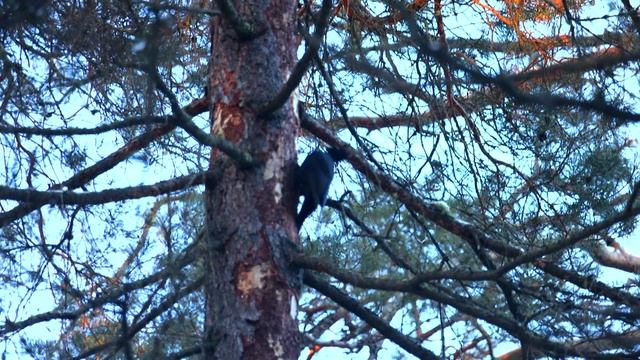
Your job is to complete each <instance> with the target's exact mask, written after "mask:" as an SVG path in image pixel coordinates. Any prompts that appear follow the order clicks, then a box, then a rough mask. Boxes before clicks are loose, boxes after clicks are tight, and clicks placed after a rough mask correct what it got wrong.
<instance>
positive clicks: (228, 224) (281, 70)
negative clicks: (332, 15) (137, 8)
mask: <svg viewBox="0 0 640 360" xmlns="http://www.w3.org/2000/svg"><path fill="white" fill-rule="evenodd" d="M232 4H233V6H234V7H235V9H236V10H237V12H238V14H239V15H240V16H241V17H242V19H243V20H244V21H246V22H248V23H249V25H251V26H253V27H254V28H258V29H261V30H263V31H264V32H262V33H261V35H259V36H257V37H255V38H253V39H250V40H241V39H239V37H238V36H237V34H236V32H235V31H234V29H233V28H232V26H231V24H230V23H229V22H228V21H227V20H225V19H224V17H223V16H219V17H216V18H215V19H214V20H212V57H211V61H210V69H209V70H210V75H209V76H210V78H209V89H211V90H210V91H209V96H210V100H211V106H212V108H211V121H212V132H213V133H215V134H223V135H224V136H225V137H226V138H227V139H228V140H230V141H232V142H234V143H235V144H237V145H238V146H239V147H240V149H242V150H244V151H248V152H249V153H250V154H251V155H252V157H253V158H254V160H257V161H258V162H259V165H258V166H256V167H252V168H249V169H242V168H239V167H238V166H237V164H236V163H234V161H233V160H231V159H229V158H228V157H226V156H225V155H224V154H222V153H220V152H218V151H215V150H214V151H213V152H212V154H211V170H213V171H214V172H215V173H216V174H217V175H218V179H217V180H216V181H215V184H213V183H212V184H209V185H207V189H206V192H205V201H206V211H207V227H208V228H207V230H208V236H207V246H208V251H207V254H206V256H207V258H206V264H207V269H208V274H207V276H209V278H208V280H207V286H206V292H207V294H206V295H207V315H206V322H205V326H206V334H207V340H208V344H207V345H208V346H205V349H206V352H207V358H213V359H225V360H228V359H297V358H298V355H299V352H300V338H299V333H298V327H297V323H296V320H295V316H296V312H297V308H296V307H297V302H298V297H299V294H300V293H299V289H300V276H299V273H298V272H297V271H296V270H292V269H291V268H289V267H288V266H287V261H286V259H285V253H286V252H287V251H290V250H291V249H294V248H295V247H296V245H295V243H294V242H297V241H298V237H297V232H296V229H295V225H294V222H293V215H294V214H293V210H292V209H293V208H294V205H293V202H294V196H293V193H292V191H291V189H292V186H291V181H292V179H291V174H292V173H293V171H292V170H293V167H294V165H295V135H296V132H297V129H298V126H299V125H298V120H297V118H296V117H295V115H294V112H293V107H292V106H291V103H290V102H289V103H287V104H286V106H284V107H283V108H282V109H280V110H278V111H276V112H275V113H274V114H271V115H269V117H268V118H259V117H257V116H256V113H255V111H254V109H256V108H258V107H259V106H260V105H261V104H263V103H264V102H266V101H268V100H269V99H270V98H271V97H272V96H274V95H275V94H276V93H277V91H278V89H279V88H280V86H281V85H282V84H283V83H284V82H285V81H286V79H287V76H288V75H289V73H290V71H291V68H292V67H293V65H294V64H295V55H296V48H297V45H298V43H297V37H296V31H295V21H296V15H295V7H296V2H295V1H292V0H274V1H264V0H254V1H234V2H232Z"/></svg>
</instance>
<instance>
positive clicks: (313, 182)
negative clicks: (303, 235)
mask: <svg viewBox="0 0 640 360" xmlns="http://www.w3.org/2000/svg"><path fill="white" fill-rule="evenodd" d="M346 157H347V153H346V152H344V151H343V150H340V149H335V148H328V149H327V150H326V151H320V150H315V151H313V152H311V154H309V155H307V158H306V159H304V161H303V162H302V165H300V166H298V168H297V169H296V176H295V178H296V193H297V196H298V198H300V196H304V202H303V203H302V208H301V209H300V212H299V213H298V215H297V216H296V225H297V226H298V230H300V228H301V227H302V223H303V222H304V221H305V219H306V218H307V217H308V216H309V215H311V213H312V212H313V211H314V210H315V209H316V208H317V207H318V205H320V206H324V204H325V203H326V201H327V193H328V192H329V185H330V184H331V180H332V179H333V169H334V167H335V164H336V163H337V162H338V161H340V160H343V159H345V158H346Z"/></svg>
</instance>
